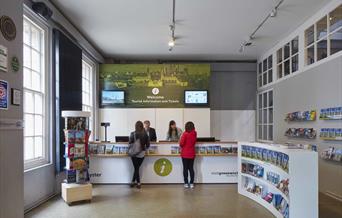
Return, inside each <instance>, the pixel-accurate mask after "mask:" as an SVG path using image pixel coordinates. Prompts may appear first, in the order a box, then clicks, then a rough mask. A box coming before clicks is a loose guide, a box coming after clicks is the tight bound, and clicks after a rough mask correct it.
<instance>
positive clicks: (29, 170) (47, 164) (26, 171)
mask: <svg viewBox="0 0 342 218" xmlns="http://www.w3.org/2000/svg"><path fill="white" fill-rule="evenodd" d="M51 165H53V164H52V163H51V162H48V163H45V164H42V165H39V166H35V167H31V168H28V169H25V170H24V174H25V173H29V172H31V171H36V170H39V169H41V168H45V167H49V166H51Z"/></svg>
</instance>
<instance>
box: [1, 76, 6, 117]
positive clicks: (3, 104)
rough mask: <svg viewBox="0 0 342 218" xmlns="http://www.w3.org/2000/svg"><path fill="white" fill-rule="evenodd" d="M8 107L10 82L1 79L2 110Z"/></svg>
mask: <svg viewBox="0 0 342 218" xmlns="http://www.w3.org/2000/svg"><path fill="white" fill-rule="evenodd" d="M1 109H2V110H6V109H8V82H6V81H4V80H0V110H1Z"/></svg>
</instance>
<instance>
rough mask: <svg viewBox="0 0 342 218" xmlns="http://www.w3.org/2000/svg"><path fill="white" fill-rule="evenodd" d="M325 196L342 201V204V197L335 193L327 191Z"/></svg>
mask: <svg viewBox="0 0 342 218" xmlns="http://www.w3.org/2000/svg"><path fill="white" fill-rule="evenodd" d="M323 194H324V195H327V196H329V197H331V198H333V199H335V200H338V201H341V202H342V196H340V195H337V194H335V193H333V192H330V191H326V192H325V193H323Z"/></svg>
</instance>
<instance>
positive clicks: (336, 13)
mask: <svg viewBox="0 0 342 218" xmlns="http://www.w3.org/2000/svg"><path fill="white" fill-rule="evenodd" d="M329 22H330V32H333V31H334V30H337V29H338V28H339V27H341V26H342V5H340V6H338V7H337V8H336V9H335V10H333V11H332V12H331V13H330V17H329Z"/></svg>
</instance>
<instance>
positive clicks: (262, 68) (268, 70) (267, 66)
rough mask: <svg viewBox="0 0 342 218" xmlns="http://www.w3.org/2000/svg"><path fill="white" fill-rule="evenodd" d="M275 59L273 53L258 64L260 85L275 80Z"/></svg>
mask: <svg viewBox="0 0 342 218" xmlns="http://www.w3.org/2000/svg"><path fill="white" fill-rule="evenodd" d="M272 67H273V60H272V55H270V56H269V57H268V58H266V59H265V60H263V62H260V63H259V65H258V87H262V86H264V85H267V84H269V83H271V82H273V70H272Z"/></svg>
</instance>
